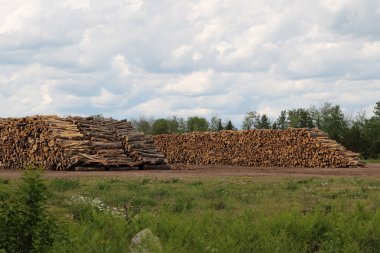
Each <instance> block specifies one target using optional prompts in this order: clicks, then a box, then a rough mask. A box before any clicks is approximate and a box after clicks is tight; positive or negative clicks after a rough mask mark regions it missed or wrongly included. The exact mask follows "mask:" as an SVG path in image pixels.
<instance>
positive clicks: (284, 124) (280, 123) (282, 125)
mask: <svg viewBox="0 0 380 253" xmlns="http://www.w3.org/2000/svg"><path fill="white" fill-rule="evenodd" d="M287 116H288V112H287V111H286V110H284V111H281V113H280V116H279V117H278V119H277V121H276V122H275V123H274V124H273V125H274V126H273V129H275V128H277V129H282V130H284V129H287V128H288V126H289V124H288V121H287V120H286V118H287Z"/></svg>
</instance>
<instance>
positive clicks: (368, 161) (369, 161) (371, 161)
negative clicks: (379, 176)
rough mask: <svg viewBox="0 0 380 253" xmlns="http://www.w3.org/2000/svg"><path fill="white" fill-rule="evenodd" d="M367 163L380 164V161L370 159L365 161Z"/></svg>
mask: <svg viewBox="0 0 380 253" xmlns="http://www.w3.org/2000/svg"><path fill="white" fill-rule="evenodd" d="M364 162H365V163H380V159H369V160H364Z"/></svg>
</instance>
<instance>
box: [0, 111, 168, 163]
mask: <svg viewBox="0 0 380 253" xmlns="http://www.w3.org/2000/svg"><path fill="white" fill-rule="evenodd" d="M131 133H133V129H132V125H131V124H130V122H128V121H126V120H121V121H118V120H112V119H106V120H103V119H97V118H94V117H87V118H82V117H69V118H59V117H57V116H33V117H25V118H17V119H14V118H8V119H0V169H22V168H24V167H25V165H28V164H31V163H35V164H39V165H41V166H42V167H43V168H44V169H46V170H74V169H76V170H79V169H80V170H105V169H110V168H112V169H116V168H119V169H124V168H125V169H128V168H135V167H142V165H144V163H147V164H148V165H159V163H158V160H152V162H151V161H148V158H145V156H146V155H144V156H142V159H141V158H138V159H137V158H136V157H132V156H130V155H128V154H127V152H126V150H125V148H126V146H125V143H126V142H125V140H126V137H127V135H129V134H131ZM141 138H142V140H143V139H144V137H141ZM152 143H153V141H152V140H151V139H149V138H148V139H147V140H146V144H144V146H143V148H142V150H141V152H140V153H141V154H145V153H149V152H151V150H152V147H151V146H149V145H151V144H152ZM148 144H149V145H148ZM144 149H146V150H144ZM155 156H163V155H162V154H159V153H157V152H156V153H155ZM155 159H156V158H155ZM160 161H161V163H160V164H166V160H162V159H161V160H160Z"/></svg>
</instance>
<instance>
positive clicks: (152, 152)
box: [123, 132, 170, 169]
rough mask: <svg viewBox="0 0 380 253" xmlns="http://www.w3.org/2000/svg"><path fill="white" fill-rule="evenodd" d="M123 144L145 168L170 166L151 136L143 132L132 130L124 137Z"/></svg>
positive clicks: (128, 152) (129, 153) (129, 154)
mask: <svg viewBox="0 0 380 253" xmlns="http://www.w3.org/2000/svg"><path fill="white" fill-rule="evenodd" d="M123 145H124V149H125V151H126V153H127V154H128V156H130V157H131V158H133V159H134V160H135V161H138V162H140V163H141V164H143V165H144V167H145V168H146V167H155V168H163V169H169V168H170V167H169V166H168V165H167V160H166V158H165V156H164V155H163V154H162V153H160V152H159V150H158V149H157V148H156V146H155V145H154V140H153V138H152V137H150V136H145V135H144V134H143V133H141V132H131V133H129V134H128V135H127V136H126V138H125V139H124V142H123Z"/></svg>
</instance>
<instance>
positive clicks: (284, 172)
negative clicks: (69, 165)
mask: <svg viewBox="0 0 380 253" xmlns="http://www.w3.org/2000/svg"><path fill="white" fill-rule="evenodd" d="M186 167H187V168H186V169H183V170H156V171H155V170H129V171H47V172H46V173H45V177H47V178H73V177H114V178H131V177H157V178H186V177H221V176H229V177H235V176H246V177H255V176H280V177H282V176H284V177H289V176H295V177H297V176H302V177H305V176H313V177H315V176H316V177H325V176H363V177H380V163H378V164H368V165H367V167H366V168H262V167H242V166H220V165H208V166H186ZM21 173H22V171H10V170H0V177H3V178H17V177H19V176H20V175H21Z"/></svg>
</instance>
